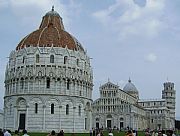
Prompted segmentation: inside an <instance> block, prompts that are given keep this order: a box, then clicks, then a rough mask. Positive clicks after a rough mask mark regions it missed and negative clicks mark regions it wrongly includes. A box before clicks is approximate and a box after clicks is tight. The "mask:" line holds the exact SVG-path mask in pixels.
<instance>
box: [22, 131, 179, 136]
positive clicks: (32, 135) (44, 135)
mask: <svg viewBox="0 0 180 136" xmlns="http://www.w3.org/2000/svg"><path fill="white" fill-rule="evenodd" d="M103 134H104V136H108V131H103ZM113 134H114V136H125V132H117V131H113ZM176 134H179V135H180V131H178V132H177V133H176ZM28 135H30V136H47V135H48V133H35V132H31V133H28ZM20 136H22V134H20ZM64 136H72V133H65V134H64ZM74 136H89V133H75V135H74ZM138 136H144V132H142V131H139V132H138Z"/></svg>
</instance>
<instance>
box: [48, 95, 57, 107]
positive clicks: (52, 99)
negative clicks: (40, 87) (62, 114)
mask: <svg viewBox="0 0 180 136" xmlns="http://www.w3.org/2000/svg"><path fill="white" fill-rule="evenodd" d="M51 103H54V106H58V105H60V100H59V99H58V98H57V97H49V98H48V99H46V100H45V105H46V106H47V105H51Z"/></svg>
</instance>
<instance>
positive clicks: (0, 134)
mask: <svg viewBox="0 0 180 136" xmlns="http://www.w3.org/2000/svg"><path fill="white" fill-rule="evenodd" d="M22 133H23V135H22V136H29V135H28V134H27V130H23V131H22ZM0 136H19V131H18V130H15V132H14V134H13V135H12V134H11V131H10V130H4V131H2V130H0Z"/></svg>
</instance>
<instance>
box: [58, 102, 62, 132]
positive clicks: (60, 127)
mask: <svg viewBox="0 0 180 136" xmlns="http://www.w3.org/2000/svg"><path fill="white" fill-rule="evenodd" d="M61 108H62V106H61V105H60V106H59V129H60V130H61V129H62V126H61Z"/></svg>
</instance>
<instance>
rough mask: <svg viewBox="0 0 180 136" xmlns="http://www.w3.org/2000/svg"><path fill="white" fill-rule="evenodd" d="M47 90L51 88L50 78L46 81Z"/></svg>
mask: <svg viewBox="0 0 180 136" xmlns="http://www.w3.org/2000/svg"><path fill="white" fill-rule="evenodd" d="M46 88H50V78H49V77H47V79H46Z"/></svg>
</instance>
